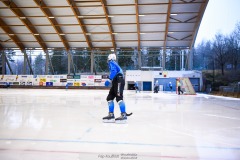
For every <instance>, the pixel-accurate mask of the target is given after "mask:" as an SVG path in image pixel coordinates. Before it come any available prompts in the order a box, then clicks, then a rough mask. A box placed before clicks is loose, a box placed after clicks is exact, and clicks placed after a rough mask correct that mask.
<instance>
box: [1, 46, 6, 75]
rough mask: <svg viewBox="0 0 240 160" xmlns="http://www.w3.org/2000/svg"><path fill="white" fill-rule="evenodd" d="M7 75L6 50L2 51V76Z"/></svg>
mask: <svg viewBox="0 0 240 160" xmlns="http://www.w3.org/2000/svg"><path fill="white" fill-rule="evenodd" d="M4 74H6V56H5V52H4V50H2V75H4Z"/></svg>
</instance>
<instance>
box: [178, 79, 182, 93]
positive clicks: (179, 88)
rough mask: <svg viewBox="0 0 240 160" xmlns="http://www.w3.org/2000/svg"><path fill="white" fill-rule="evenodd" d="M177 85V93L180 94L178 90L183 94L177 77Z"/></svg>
mask: <svg viewBox="0 0 240 160" xmlns="http://www.w3.org/2000/svg"><path fill="white" fill-rule="evenodd" d="M177 87H178V95H180V92H181V93H182V94H183V91H182V84H181V82H180V79H177Z"/></svg>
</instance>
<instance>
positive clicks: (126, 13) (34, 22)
mask: <svg viewBox="0 0 240 160" xmlns="http://www.w3.org/2000/svg"><path fill="white" fill-rule="evenodd" d="M207 3H208V0H121V1H118V0H1V1H0V45H1V46H0V48H3V49H4V48H19V49H21V50H24V49H26V48H35V47H37V48H42V49H43V50H47V49H48V48H64V49H66V50H69V49H71V48H83V47H84V48H89V49H98V48H99V49H101V48H104V49H106V48H109V49H110V48H111V49H116V48H120V47H132V48H133V47H134V48H138V49H139V50H140V49H141V48H143V47H154V48H169V47H170V48H171V47H172V48H174V47H183V48H191V47H192V46H193V44H194V41H195V38H196V35H197V31H198V28H199V25H200V22H201V19H202V16H203V13H204V11H205V9H206V6H207Z"/></svg>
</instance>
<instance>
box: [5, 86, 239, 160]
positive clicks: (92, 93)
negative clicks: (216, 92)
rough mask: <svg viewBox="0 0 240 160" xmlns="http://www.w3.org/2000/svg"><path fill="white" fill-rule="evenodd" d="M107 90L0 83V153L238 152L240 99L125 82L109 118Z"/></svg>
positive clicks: (221, 159) (49, 158) (221, 156)
mask: <svg viewBox="0 0 240 160" xmlns="http://www.w3.org/2000/svg"><path fill="white" fill-rule="evenodd" d="M107 94H108V90H78V89H72V90H64V89H13V88H10V89H0V160H95V159H96V160H101V159H104V160H118V159H138V160H165V159H166V160H167V159H174V160H176V159H181V160H183V159H187V160H197V159H201V160H239V159H240V99H236V98H226V97H217V96H210V95H205V94H197V95H180V96H179V95H176V94H175V93H174V92H172V93H171V92H164V93H163V92H159V93H158V94H154V93H152V92H141V93H135V91H127V90H125V91H124V94H125V95H124V96H125V97H124V100H125V103H126V107H127V112H128V113H130V112H133V115H132V116H130V117H128V123H127V124H115V123H110V124H107V123H102V117H104V116H106V115H107V114H108V106H107V102H106V100H105V99H106V96H107ZM119 115H120V112H119V107H118V105H117V103H116V102H115V117H118V116H119Z"/></svg>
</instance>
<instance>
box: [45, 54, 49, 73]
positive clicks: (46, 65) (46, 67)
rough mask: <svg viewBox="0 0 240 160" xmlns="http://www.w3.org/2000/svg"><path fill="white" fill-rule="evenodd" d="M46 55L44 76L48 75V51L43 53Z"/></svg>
mask: <svg viewBox="0 0 240 160" xmlns="http://www.w3.org/2000/svg"><path fill="white" fill-rule="evenodd" d="M44 52H45V54H46V63H45V75H48V66H49V61H50V59H49V55H48V51H44Z"/></svg>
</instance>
